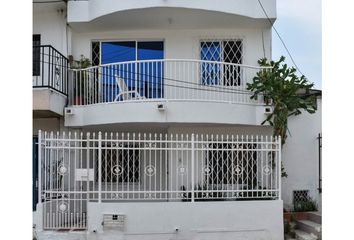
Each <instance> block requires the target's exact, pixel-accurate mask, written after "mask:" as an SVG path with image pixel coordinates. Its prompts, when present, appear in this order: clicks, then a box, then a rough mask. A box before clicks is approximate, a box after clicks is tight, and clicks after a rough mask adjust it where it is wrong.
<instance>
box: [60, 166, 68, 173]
mask: <svg viewBox="0 0 354 240" xmlns="http://www.w3.org/2000/svg"><path fill="white" fill-rule="evenodd" d="M67 171H68V168H67V167H66V166H64V165H60V166H59V174H60V175H65V174H66V173H67Z"/></svg>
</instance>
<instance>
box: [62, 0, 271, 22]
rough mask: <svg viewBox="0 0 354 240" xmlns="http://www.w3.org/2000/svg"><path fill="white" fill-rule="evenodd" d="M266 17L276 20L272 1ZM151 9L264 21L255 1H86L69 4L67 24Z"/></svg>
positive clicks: (268, 2) (266, 2)
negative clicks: (182, 9) (194, 11)
mask: <svg viewBox="0 0 354 240" xmlns="http://www.w3.org/2000/svg"><path fill="white" fill-rule="evenodd" d="M263 5H264V7H265V8H266V9H267V12H268V14H269V17H270V18H275V17H276V0H263ZM152 7H175V8H189V9H201V10H209V11H219V12H224V13H230V14H237V15H242V16H247V17H252V18H265V16H264V13H263V12H262V10H261V8H260V6H259V5H258V2H257V1H243V0H219V1H214V0H192V1H191V0H178V1H177V0H150V1H140V0H129V1H125V0H90V1H69V2H68V9H69V14H68V15H69V22H89V21H91V20H93V19H95V18H98V17H102V16H104V15H108V14H111V13H114V12H120V11H126V10H134V9H141V8H152Z"/></svg>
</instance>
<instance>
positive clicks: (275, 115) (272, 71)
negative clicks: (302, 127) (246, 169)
mask: <svg viewBox="0 0 354 240" xmlns="http://www.w3.org/2000/svg"><path fill="white" fill-rule="evenodd" d="M284 61H285V57H284V56H282V57H281V58H280V59H279V61H276V62H275V61H270V62H268V61H267V59H266V58H262V59H260V60H259V61H258V64H259V65H260V66H262V67H270V68H267V69H262V70H260V71H259V72H257V74H256V76H255V77H254V78H253V82H252V83H247V89H248V90H250V91H252V92H253V94H252V96H251V99H256V98H258V97H259V95H263V96H264V101H265V103H266V104H269V105H271V106H272V108H273V111H272V112H271V113H270V114H269V115H268V116H267V118H266V119H265V120H264V121H263V122H262V125H263V124H265V123H268V124H269V125H270V126H272V127H273V136H274V137H278V136H280V137H281V144H282V145H283V144H285V142H286V138H287V132H288V131H289V129H288V118H289V117H290V116H293V115H295V116H296V115H299V114H301V113H302V110H303V111H306V112H308V113H311V114H312V113H315V112H316V110H317V106H316V96H315V95H313V94H311V93H310V90H311V88H312V87H313V85H314V84H313V83H310V82H309V81H308V80H307V79H306V77H305V76H303V75H302V76H301V77H298V76H297V75H296V69H295V68H294V67H288V65H287V64H285V63H284ZM282 177H287V174H286V172H285V169H284V167H283V165H282Z"/></svg>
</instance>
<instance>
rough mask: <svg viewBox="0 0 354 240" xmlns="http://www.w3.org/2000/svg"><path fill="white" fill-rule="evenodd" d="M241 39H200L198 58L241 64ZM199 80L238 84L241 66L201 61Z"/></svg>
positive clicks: (231, 84) (206, 83)
mask: <svg viewBox="0 0 354 240" xmlns="http://www.w3.org/2000/svg"><path fill="white" fill-rule="evenodd" d="M242 57H243V51H242V40H241V39H230V40H225V39H224V40H202V41H201V42H200V59H201V60H206V61H213V62H214V61H215V62H225V63H235V64H242ZM201 81H202V84H204V85H224V86H239V85H240V84H241V67H240V66H237V65H232V64H220V63H203V64H202V66H201Z"/></svg>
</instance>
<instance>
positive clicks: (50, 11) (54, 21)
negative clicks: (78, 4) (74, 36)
mask: <svg viewBox="0 0 354 240" xmlns="http://www.w3.org/2000/svg"><path fill="white" fill-rule="evenodd" d="M43 5H46V4H34V5H33V34H41V45H52V46H53V47H54V48H56V49H57V50H58V51H59V52H61V53H62V54H63V55H64V56H67V55H68V54H69V52H70V50H69V48H70V29H69V28H68V29H67V26H66V14H67V13H66V7H65V4H54V6H52V5H51V4H49V6H48V5H46V6H43Z"/></svg>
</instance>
